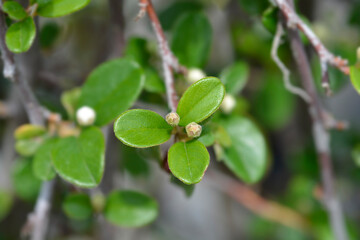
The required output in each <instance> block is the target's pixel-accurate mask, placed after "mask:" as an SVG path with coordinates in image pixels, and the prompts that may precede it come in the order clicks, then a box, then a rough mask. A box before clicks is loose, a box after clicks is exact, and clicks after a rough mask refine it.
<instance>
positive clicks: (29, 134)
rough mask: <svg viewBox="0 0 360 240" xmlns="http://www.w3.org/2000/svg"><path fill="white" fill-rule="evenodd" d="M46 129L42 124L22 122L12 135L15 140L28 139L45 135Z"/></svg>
mask: <svg viewBox="0 0 360 240" xmlns="http://www.w3.org/2000/svg"><path fill="white" fill-rule="evenodd" d="M45 133H46V129H45V128H44V127H42V126H38V125H32V124H24V125H21V126H20V127H18V128H17V129H16V130H15V133H14V136H15V139H16V140H23V139H30V138H35V137H40V136H43V135H45Z"/></svg>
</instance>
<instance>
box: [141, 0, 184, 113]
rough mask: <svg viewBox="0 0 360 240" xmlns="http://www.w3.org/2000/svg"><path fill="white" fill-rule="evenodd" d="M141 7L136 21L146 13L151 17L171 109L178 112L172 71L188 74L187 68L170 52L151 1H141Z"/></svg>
mask: <svg viewBox="0 0 360 240" xmlns="http://www.w3.org/2000/svg"><path fill="white" fill-rule="evenodd" d="M139 6H140V12H139V14H138V16H137V18H136V19H139V18H141V17H143V16H144V15H145V12H147V14H148V16H149V19H150V21H151V23H152V26H153V29H154V32H155V35H156V40H157V42H158V45H159V54H160V56H161V59H162V68H163V72H164V78H165V85H166V93H167V99H168V104H169V108H170V109H171V111H172V112H176V108H177V105H178V97H177V94H176V90H175V85H174V76H173V72H172V71H173V70H175V71H176V72H182V73H186V71H187V70H186V68H185V67H183V66H181V65H180V64H179V61H178V60H177V58H176V57H175V56H174V54H173V53H172V52H171V51H170V48H169V45H168V43H167V41H166V37H165V34H164V31H163V29H162V27H161V25H160V21H159V18H158V17H157V15H156V12H155V10H154V7H153V5H152V2H151V0H139Z"/></svg>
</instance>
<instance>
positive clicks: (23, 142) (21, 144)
mask: <svg viewBox="0 0 360 240" xmlns="http://www.w3.org/2000/svg"><path fill="white" fill-rule="evenodd" d="M14 136H15V139H16V143H15V149H16V151H17V152H18V153H19V154H20V155H22V156H24V157H30V156H33V155H34V154H35V153H36V151H37V149H38V148H39V147H40V146H41V145H42V144H43V142H44V140H45V139H46V138H47V136H46V129H45V128H44V127H41V126H37V125H31V124H25V125H22V126H20V127H19V128H17V129H16V131H15V134H14Z"/></svg>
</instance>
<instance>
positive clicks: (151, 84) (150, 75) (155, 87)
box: [144, 67, 165, 93]
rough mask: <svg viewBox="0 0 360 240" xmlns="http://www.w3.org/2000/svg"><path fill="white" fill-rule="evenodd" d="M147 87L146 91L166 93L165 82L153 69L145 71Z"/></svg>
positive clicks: (145, 87)
mask: <svg viewBox="0 0 360 240" xmlns="http://www.w3.org/2000/svg"><path fill="white" fill-rule="evenodd" d="M145 79H146V81H145V85H144V89H145V90H146V91H148V92H152V93H165V84H164V81H163V80H162V79H161V78H160V76H159V74H158V73H157V71H156V70H155V69H153V68H149V67H148V68H146V69H145Z"/></svg>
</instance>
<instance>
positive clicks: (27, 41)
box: [5, 17, 36, 53]
mask: <svg viewBox="0 0 360 240" xmlns="http://www.w3.org/2000/svg"><path fill="white" fill-rule="evenodd" d="M35 35H36V28H35V23H34V20H33V19H32V18H31V17H27V18H25V19H24V20H22V21H20V22H17V23H14V24H12V25H11V26H10V27H9V28H8V30H7V31H6V36H5V41H6V45H7V47H8V48H9V50H10V51H12V52H14V53H22V52H26V51H27V50H29V48H30V47H31V45H32V43H33V41H34V39H35Z"/></svg>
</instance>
